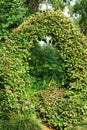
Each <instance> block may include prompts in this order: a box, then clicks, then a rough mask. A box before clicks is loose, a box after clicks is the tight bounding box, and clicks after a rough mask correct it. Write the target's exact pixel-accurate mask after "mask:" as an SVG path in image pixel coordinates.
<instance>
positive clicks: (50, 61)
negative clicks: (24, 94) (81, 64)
mask: <svg viewBox="0 0 87 130" xmlns="http://www.w3.org/2000/svg"><path fill="white" fill-rule="evenodd" d="M30 51H31V60H30V62H29V74H30V75H31V76H32V77H34V78H35V79H36V82H38V86H43V82H42V81H46V83H47V84H48V83H49V82H50V81H51V80H54V81H55V82H56V83H57V84H58V85H59V86H61V84H62V85H63V84H64V83H63V81H64V79H65V68H64V63H63V59H61V57H59V56H58V54H57V49H56V48H55V47H54V46H52V45H50V44H45V45H42V46H41V45H39V44H36V45H35V46H34V47H32V48H31V49H30ZM41 83H42V84H41ZM35 84H36V83H35Z"/></svg>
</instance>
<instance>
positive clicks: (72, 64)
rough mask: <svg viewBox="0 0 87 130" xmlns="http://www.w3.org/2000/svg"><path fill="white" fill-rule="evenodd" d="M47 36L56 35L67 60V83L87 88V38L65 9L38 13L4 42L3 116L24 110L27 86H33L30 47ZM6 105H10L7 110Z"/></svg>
mask: <svg viewBox="0 0 87 130" xmlns="http://www.w3.org/2000/svg"><path fill="white" fill-rule="evenodd" d="M47 35H48V36H51V37H52V44H53V46H54V47H55V48H57V54H58V56H59V57H61V59H62V60H63V63H64V64H63V65H64V69H65V71H66V72H65V74H66V75H65V76H64V84H63V86H64V87H67V88H71V89H74V90H81V89H83V88H86V87H87V72H86V71H87V44H86V42H87V39H86V38H85V37H84V35H83V34H81V33H80V31H79V30H78V28H77V27H76V26H75V25H73V23H72V22H71V20H69V19H68V18H66V17H65V16H64V15H63V14H62V13H61V12H59V11H56V12H55V11H53V12H50V11H47V12H38V13H36V14H35V15H32V16H31V17H30V18H29V19H28V20H26V21H24V22H23V23H22V24H21V25H20V26H19V27H18V28H17V29H15V30H13V32H12V33H11V35H10V37H9V38H8V39H7V40H6V41H5V43H3V48H2V50H1V52H0V86H1V91H0V93H1V95H3V96H0V100H1V101H2V102H0V106H2V108H1V109H2V110H1V111H2V113H1V117H4V118H5V117H6V116H7V115H8V114H9V113H11V114H12V112H13V114H14V113H15V112H16V113H18V112H19V111H20V109H21V104H20V103H19V101H20V102H21V99H22V103H23V102H24V101H25V98H26V95H25V97H24V94H25V92H24V89H26V88H27V87H29V86H30V79H31V75H29V59H30V58H31V56H30V55H31V51H30V50H31V48H32V47H35V45H36V44H38V45H39V43H40V41H41V40H42V41H45V40H46V36H47ZM8 99H9V100H8ZM3 100H5V104H3ZM6 101H7V102H6ZM12 101H13V102H12ZM15 104H16V105H15ZM5 105H7V106H8V107H7V106H6V108H5V109H3V108H4V107H5ZM25 107H26V106H25ZM9 108H10V109H9ZM13 114H12V115H13ZM10 116H11V115H10Z"/></svg>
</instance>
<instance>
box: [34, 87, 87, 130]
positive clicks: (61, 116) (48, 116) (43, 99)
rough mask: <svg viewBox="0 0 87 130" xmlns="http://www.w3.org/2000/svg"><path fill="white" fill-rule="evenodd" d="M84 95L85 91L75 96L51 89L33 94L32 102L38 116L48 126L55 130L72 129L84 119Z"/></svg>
mask: <svg viewBox="0 0 87 130" xmlns="http://www.w3.org/2000/svg"><path fill="white" fill-rule="evenodd" d="M86 95H87V91H86V93H85V92H83V93H79V94H76V93H74V92H73V91H66V90H61V89H58V88H52V89H46V90H44V91H42V92H39V93H37V95H36V94H35V97H33V98H32V102H33V103H34V104H35V109H36V111H37V114H39V115H38V116H39V117H41V118H42V120H43V122H45V123H47V124H48V125H49V126H51V127H53V128H55V129H56V130H65V129H66V128H67V127H69V129H70V128H72V129H73V128H75V127H76V126H80V124H81V123H82V120H84V119H86V116H87V98H85V96H86ZM85 127H86V125H85Z"/></svg>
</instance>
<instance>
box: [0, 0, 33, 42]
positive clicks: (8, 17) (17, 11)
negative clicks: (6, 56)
mask: <svg viewBox="0 0 87 130" xmlns="http://www.w3.org/2000/svg"><path fill="white" fill-rule="evenodd" d="M31 13H32V11H31V9H30V8H29V7H28V8H26V7H25V6H24V3H23V1H20V0H3V1H1V2H0V40H4V39H6V38H7V37H8V36H9V32H11V30H12V29H14V28H16V27H17V26H18V25H19V24H20V23H22V22H23V20H24V19H25V18H26V17H27V16H29V14H31Z"/></svg>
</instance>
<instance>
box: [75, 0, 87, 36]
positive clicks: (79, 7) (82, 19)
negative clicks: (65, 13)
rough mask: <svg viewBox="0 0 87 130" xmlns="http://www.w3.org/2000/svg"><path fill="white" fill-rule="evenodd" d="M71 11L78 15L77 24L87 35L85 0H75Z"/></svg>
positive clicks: (86, 3)
mask: <svg viewBox="0 0 87 130" xmlns="http://www.w3.org/2000/svg"><path fill="white" fill-rule="evenodd" d="M73 13H75V15H76V16H77V15H78V16H79V17H78V18H77V19H78V24H79V26H80V28H81V31H82V32H83V33H84V34H85V35H87V0H80V1H79V0H77V1H76V4H75V5H74V9H73Z"/></svg>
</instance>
